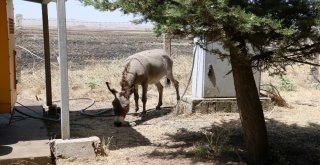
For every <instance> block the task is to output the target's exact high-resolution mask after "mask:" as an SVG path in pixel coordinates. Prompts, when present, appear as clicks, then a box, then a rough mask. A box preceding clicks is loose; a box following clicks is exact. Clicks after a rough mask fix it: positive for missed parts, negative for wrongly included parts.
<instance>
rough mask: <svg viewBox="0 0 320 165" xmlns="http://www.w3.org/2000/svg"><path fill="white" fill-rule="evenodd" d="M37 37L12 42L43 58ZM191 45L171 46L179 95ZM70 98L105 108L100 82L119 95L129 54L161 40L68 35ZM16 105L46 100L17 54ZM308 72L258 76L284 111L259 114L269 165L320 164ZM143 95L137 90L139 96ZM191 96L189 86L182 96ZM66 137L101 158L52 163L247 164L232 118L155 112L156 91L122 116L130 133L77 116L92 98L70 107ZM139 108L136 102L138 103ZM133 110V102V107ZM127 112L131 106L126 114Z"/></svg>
mask: <svg viewBox="0 0 320 165" xmlns="http://www.w3.org/2000/svg"><path fill="white" fill-rule="evenodd" d="M41 35H42V34H41V31H39V30H30V29H24V30H23V32H22V36H23V37H22V38H23V39H19V40H18V44H19V45H21V46H23V47H26V48H28V49H29V50H31V51H32V52H34V53H35V54H37V55H40V56H42V55H41V54H42V53H43V51H42V50H43V46H42V40H41ZM50 35H51V50H52V57H53V58H52V63H53V64H56V59H55V57H56V56H57V50H56V49H57V48H56V46H57V41H56V32H55V31H53V32H51V34H50ZM189 42H190V41H189V40H183V39H175V40H174V41H173V59H174V75H175V76H176V77H177V79H178V81H179V82H180V91H181V93H182V91H184V89H185V88H186V84H187V81H188V78H189V74H190V69H191V64H192V45H190V43H189ZM68 44H69V45H68V50H69V55H70V56H69V57H70V62H69V64H70V70H69V80H70V84H69V86H70V97H71V98H83V97H86V98H93V99H95V100H96V103H95V104H94V105H93V106H92V107H90V108H89V109H88V110H90V111H88V112H96V111H101V110H103V109H106V108H110V107H111V101H112V99H113V96H112V95H111V94H110V93H109V92H108V91H107V90H106V86H105V84H104V82H105V81H109V82H111V83H112V85H113V86H114V87H116V88H117V89H119V80H120V73H121V67H122V66H121V63H122V61H123V60H124V59H125V57H126V56H128V55H130V54H133V53H135V52H138V51H141V50H146V49H152V48H161V47H162V38H161V37H160V38H157V37H156V36H155V35H154V34H152V33H149V32H143V31H69V33H68ZM21 67H22V71H21V81H20V84H19V96H18V97H19V101H21V102H22V103H23V100H26V99H27V100H35V99H36V97H37V98H39V99H40V100H42V101H43V102H44V99H45V84H44V69H43V61H42V60H38V59H36V58H34V57H32V56H30V55H29V54H27V53H26V52H23V54H22V63H21ZM52 69H53V71H52V72H53V73H52V79H53V80H52V81H53V97H54V99H55V100H58V99H59V88H58V85H59V82H58V71H57V69H56V67H55V66H54V65H53V66H52ZM309 70H310V68H309V66H295V67H294V68H288V74H287V75H286V76H284V78H282V79H281V78H280V77H270V76H268V74H267V73H263V74H262V84H269V83H272V84H273V85H275V86H277V87H278V88H279V89H280V94H281V95H282V97H283V98H284V99H285V100H286V101H287V103H288V104H289V107H287V108H286V107H278V106H275V107H274V109H273V110H271V111H266V112H265V118H266V123H267V128H268V135H269V144H270V149H271V155H270V162H272V164H297V165H298V164H299V165H300V164H306V165H307V164H320V140H319V139H320V120H319V119H320V117H319V116H320V103H319V98H320V85H319V84H316V83H314V84H312V83H310V82H309V81H308V79H309ZM140 91H141V90H140ZM190 93H191V86H190V87H189V89H188V91H187V94H190ZM163 102H164V105H163V106H164V107H166V106H174V105H175V104H176V100H175V92H174V88H173V87H167V88H164V101H163ZM70 103H71V112H70V118H71V119H70V120H71V136H72V138H78V137H88V136H99V137H100V138H101V139H105V140H106V147H107V150H106V154H107V156H97V158H95V159H92V158H91V159H89V158H72V159H71V158H70V159H58V160H57V164H72V165H73V164H74V165H78V164H86V165H87V164H92V165H95V164H245V161H246V157H245V153H246V150H245V146H244V141H243V138H242V131H241V125H240V120H239V114H238V113H224V112H216V113H212V114H201V113H195V114H191V115H190V114H183V115H176V114H175V111H174V108H162V109H161V110H155V109H154V108H155V106H156V104H157V92H156V88H155V87H154V86H150V87H149V90H148V102H147V108H148V112H147V115H146V116H145V117H143V118H141V117H138V116H132V115H128V116H127V118H126V119H127V120H128V121H130V122H135V123H136V124H137V125H136V126H133V127H122V128H117V127H114V126H113V118H112V117H107V116H102V117H95V118H94V117H88V116H84V115H81V114H80V112H79V110H81V109H83V108H85V107H86V106H87V105H88V104H89V103H90V100H83V99H76V100H72V101H71V102H70ZM140 105H141V104H140ZM131 106H134V104H131ZM131 110H132V111H133V110H134V108H131ZM48 128H49V130H50V136H52V138H59V131H58V124H54V123H48Z"/></svg>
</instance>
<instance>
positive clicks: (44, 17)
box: [42, 4, 52, 107]
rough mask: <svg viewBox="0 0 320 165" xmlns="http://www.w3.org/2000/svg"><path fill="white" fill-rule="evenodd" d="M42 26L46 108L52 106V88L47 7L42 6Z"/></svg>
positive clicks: (45, 5)
mask: <svg viewBox="0 0 320 165" xmlns="http://www.w3.org/2000/svg"><path fill="white" fill-rule="evenodd" d="M42 24H43V40H44V59H45V77H46V100H47V106H48V107H50V106H52V87H51V66H50V39H49V21H48V5H47V4H42Z"/></svg>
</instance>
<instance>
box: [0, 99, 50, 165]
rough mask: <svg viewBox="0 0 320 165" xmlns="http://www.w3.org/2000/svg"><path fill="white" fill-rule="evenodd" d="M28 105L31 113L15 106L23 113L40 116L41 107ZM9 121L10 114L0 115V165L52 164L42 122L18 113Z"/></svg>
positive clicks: (46, 134)
mask: <svg viewBox="0 0 320 165" xmlns="http://www.w3.org/2000/svg"><path fill="white" fill-rule="evenodd" d="M39 105H40V104H38V105H34V106H30V105H28V108H30V109H32V110H33V111H31V110H29V109H27V108H25V107H22V106H17V107H16V108H17V109H18V110H20V111H23V112H24V113H27V114H29V115H33V116H39V117H41V115H42V106H39ZM9 121H10V114H0V164H16V163H19V162H20V163H22V164H52V159H51V153H50V146H49V137H48V133H47V129H46V126H45V123H44V122H43V121H42V120H39V119H34V118H30V117H26V116H24V115H22V114H20V113H18V112H16V113H15V114H14V118H13V119H12V121H11V123H10V124H9Z"/></svg>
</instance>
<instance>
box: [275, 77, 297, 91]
mask: <svg viewBox="0 0 320 165" xmlns="http://www.w3.org/2000/svg"><path fill="white" fill-rule="evenodd" d="M277 86H278V88H279V89H280V90H285V91H295V90H296V88H297V87H296V86H295V85H294V84H293V83H292V81H290V80H289V79H288V78H285V77H281V79H280V82H279V84H278V85H277Z"/></svg>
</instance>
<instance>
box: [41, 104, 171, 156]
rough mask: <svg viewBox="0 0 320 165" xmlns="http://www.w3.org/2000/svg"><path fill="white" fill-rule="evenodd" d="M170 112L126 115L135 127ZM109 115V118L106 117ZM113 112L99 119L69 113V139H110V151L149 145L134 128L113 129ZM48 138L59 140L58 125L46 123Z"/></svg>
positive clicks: (166, 110)
mask: <svg viewBox="0 0 320 165" xmlns="http://www.w3.org/2000/svg"><path fill="white" fill-rule="evenodd" d="M101 110H102V109H93V110H90V111H91V112H90V111H88V113H93V112H98V111H101ZM169 112H171V109H170V108H163V109H161V110H155V109H149V110H148V111H147V114H146V115H145V116H144V117H139V116H132V115H127V118H129V121H130V122H135V123H136V125H144V124H145V122H146V121H148V120H151V119H154V118H158V117H162V116H164V115H167V114H168V113H169ZM108 115H110V116H108ZM113 122H114V118H113V112H111V113H109V114H103V115H101V117H90V116H85V115H82V114H80V112H79V111H71V112H70V134H71V138H83V137H90V136H98V137H100V138H104V139H105V140H107V141H108V139H110V138H111V139H112V140H111V142H110V145H109V149H110V150H115V149H120V148H127V147H137V146H146V145H151V142H150V141H149V140H148V139H147V138H145V137H144V136H143V135H141V134H140V133H139V132H137V131H136V130H135V129H134V127H115V126H114V124H113ZM47 127H48V130H49V131H48V132H49V136H51V137H52V138H61V133H60V123H51V122H50V123H47Z"/></svg>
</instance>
